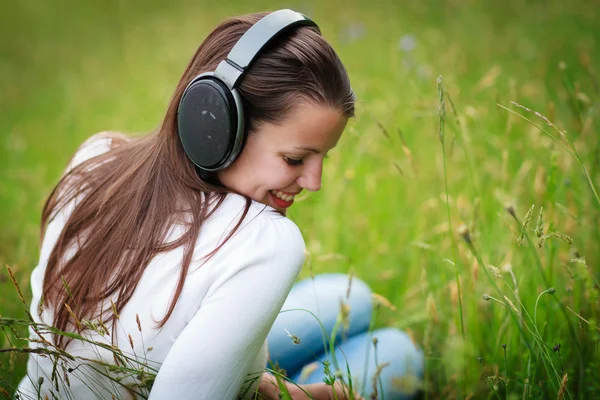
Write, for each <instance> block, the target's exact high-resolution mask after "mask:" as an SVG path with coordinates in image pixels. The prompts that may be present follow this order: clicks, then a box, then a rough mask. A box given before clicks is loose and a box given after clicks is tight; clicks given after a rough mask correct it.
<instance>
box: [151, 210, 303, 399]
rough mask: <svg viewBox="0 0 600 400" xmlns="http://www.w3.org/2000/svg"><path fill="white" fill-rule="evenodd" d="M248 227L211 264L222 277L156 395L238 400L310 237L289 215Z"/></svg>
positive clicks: (160, 377)
mask: <svg viewBox="0 0 600 400" xmlns="http://www.w3.org/2000/svg"><path fill="white" fill-rule="evenodd" d="M267 218H268V217H265V218H264V219H262V220H260V219H259V218H257V219H255V220H253V221H251V223H249V224H248V225H247V226H245V227H243V228H241V230H239V231H237V232H236V234H235V235H234V236H233V237H232V238H231V239H230V240H229V241H228V242H227V243H226V244H225V245H224V246H223V247H222V248H221V249H220V250H219V252H218V253H217V255H219V254H220V257H219V260H218V262H217V263H212V264H211V265H210V266H209V265H208V264H207V265H205V266H203V267H202V268H206V267H210V268H212V269H213V270H214V274H215V278H214V280H213V283H212V284H211V287H210V289H209V292H208V293H207V295H206V297H205V298H204V300H203V301H202V303H201V305H200V308H199V309H198V311H197V312H196V314H195V315H194V317H193V318H192V319H191V320H190V322H189V323H188V325H187V326H186V327H185V328H184V329H183V331H182V332H181V334H180V335H179V336H178V338H177V339H176V340H175V343H174V344H173V346H172V347H171V350H170V351H169V353H168V354H167V356H166V358H165V360H164V362H163V364H162V366H161V368H160V370H159V372H158V374H157V376H156V380H155V382H154V385H153V388H152V391H151V393H150V400H157V399H166V398H174V399H183V400H185V399H206V400H208V399H210V400H213V399H223V400H226V399H233V398H235V397H236V396H237V395H238V392H239V391H240V388H241V386H242V383H243V382H244V381H245V380H246V373H247V372H248V370H249V369H251V368H252V363H253V361H254V360H255V358H256V356H257V354H258V353H259V351H260V349H261V347H262V346H263V343H264V342H265V340H266V337H267V334H268V332H269V330H270V328H271V326H272V325H273V322H274V321H275V318H276V317H277V314H278V313H279V311H280V310H281V307H282V306H283V303H284V301H285V299H286V297H287V295H288V293H289V291H290V290H291V287H292V285H293V283H294V281H295V279H296V277H297V276H298V273H299V272H300V269H301V267H302V264H303V262H304V241H303V239H302V236H301V234H300V231H299V230H298V228H297V227H296V225H295V224H294V223H293V222H292V221H290V220H289V219H287V218H283V217H281V218H278V219H274V218H270V219H267Z"/></svg>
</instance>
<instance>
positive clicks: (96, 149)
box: [67, 131, 127, 171]
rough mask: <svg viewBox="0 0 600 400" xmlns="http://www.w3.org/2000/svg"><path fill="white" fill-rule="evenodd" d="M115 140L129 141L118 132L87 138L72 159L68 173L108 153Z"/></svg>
mask: <svg viewBox="0 0 600 400" xmlns="http://www.w3.org/2000/svg"><path fill="white" fill-rule="evenodd" d="M115 140H119V141H122V140H127V137H126V136H125V135H123V134H121V133H117V132H110V131H105V132H99V133H96V134H95V135H92V136H90V137H89V138H87V139H86V140H85V141H84V142H83V143H82V144H81V145H80V146H79V147H78V148H77V150H76V151H75V154H74V155H73V156H72V157H71V160H70V162H69V165H68V167H67V171H68V170H70V169H72V168H74V167H76V166H77V165H79V164H81V163H83V162H84V161H87V160H89V159H91V158H93V157H96V156H99V155H101V154H104V153H106V152H107V151H109V150H110V149H111V147H113V142H114V141H115Z"/></svg>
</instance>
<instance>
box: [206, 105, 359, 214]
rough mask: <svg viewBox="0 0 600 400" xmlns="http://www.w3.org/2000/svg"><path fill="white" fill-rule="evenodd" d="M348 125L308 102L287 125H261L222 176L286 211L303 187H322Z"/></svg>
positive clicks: (335, 113)
mask: <svg viewBox="0 0 600 400" xmlns="http://www.w3.org/2000/svg"><path fill="white" fill-rule="evenodd" d="M347 121H348V119H347V118H346V117H345V116H344V115H343V113H342V112H341V111H340V110H337V109H334V108H330V107H322V106H320V107H319V106H314V105H311V104H308V103H302V104H301V105H300V106H297V107H295V108H294V109H293V110H292V111H290V113H289V115H288V116H287V118H285V120H284V121H282V122H281V123H279V124H272V123H263V124H261V125H260V126H258V128H257V129H256V132H254V133H253V134H250V135H249V136H248V139H247V140H246V144H245V146H244V149H243V151H242V153H241V154H240V155H239V157H238V158H237V159H236V160H235V161H234V162H233V164H231V165H230V166H229V167H227V168H225V169H224V170H222V171H219V172H218V173H217V174H218V175H217V176H218V178H219V180H220V181H221V183H222V184H223V185H225V186H226V187H228V188H229V189H232V190H233V191H235V192H238V193H240V194H244V195H246V196H248V197H250V198H251V199H253V200H255V201H258V202H260V203H263V204H267V205H269V206H271V207H273V208H275V209H277V210H279V211H281V212H283V213H285V211H286V210H287V208H288V207H290V206H291V205H292V204H293V202H294V196H296V195H297V194H299V193H300V192H301V191H302V190H303V189H306V190H310V191H312V192H315V191H317V190H319V189H320V188H321V174H322V172H323V159H324V158H325V156H326V154H327V152H328V151H329V150H331V149H332V148H333V147H335V145H336V144H337V142H338V140H339V138H340V136H341V135H342V132H343V131H344V128H345V127H346V123H347Z"/></svg>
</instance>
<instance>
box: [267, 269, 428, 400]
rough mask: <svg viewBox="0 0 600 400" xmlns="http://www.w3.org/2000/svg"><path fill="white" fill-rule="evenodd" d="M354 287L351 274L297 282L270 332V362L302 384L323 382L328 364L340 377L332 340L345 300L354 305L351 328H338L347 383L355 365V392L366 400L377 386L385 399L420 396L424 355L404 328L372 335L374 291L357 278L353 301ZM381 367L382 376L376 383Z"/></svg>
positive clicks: (339, 359)
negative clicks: (332, 350)
mask: <svg viewBox="0 0 600 400" xmlns="http://www.w3.org/2000/svg"><path fill="white" fill-rule="evenodd" d="M348 283H349V279H348V276H347V275H343V274H322V275H317V276H315V278H314V279H311V278H308V279H305V280H302V281H300V282H298V283H296V284H295V285H294V287H293V288H292V291H291V292H290V294H289V296H288V298H287V300H286V302H285V304H284V305H283V308H282V309H281V313H280V314H279V316H278V317H277V320H276V321H275V323H274V324H273V327H272V328H271V331H270V332H269V336H268V344H269V355H270V361H272V362H273V363H275V362H276V363H277V364H278V365H279V366H280V367H281V368H283V369H284V370H286V372H287V376H288V377H289V378H290V379H292V381H294V382H295V383H297V384H305V383H317V382H323V377H324V369H325V366H324V363H323V361H325V360H327V361H329V363H330V365H331V367H330V370H331V372H332V373H333V374H335V373H336V368H335V363H334V357H332V355H331V354H330V351H329V339H330V338H331V334H332V331H333V329H334V326H335V325H336V321H338V315H340V310H341V304H342V300H343V302H344V303H345V304H347V305H349V306H350V307H349V315H348V316H349V318H348V321H347V326H346V327H347V329H344V326H343V324H338V328H337V332H338V333H339V334H338V335H337V338H336V340H335V348H334V349H335V350H334V354H335V359H337V366H339V369H340V371H339V372H341V374H342V376H343V379H344V381H345V382H346V383H347V382H348V378H347V375H348V372H347V368H348V367H349V369H350V375H351V377H352V385H353V387H354V389H355V391H356V392H360V393H361V394H362V395H363V396H364V397H365V398H366V399H368V398H371V395H372V394H373V393H374V391H375V388H374V385H376V390H377V392H378V393H377V394H378V396H379V397H378V398H380V399H385V400H401V399H402V400H404V399H411V398H413V397H415V395H416V392H417V391H418V389H419V387H420V382H421V379H422V377H423V354H422V353H421V352H420V351H419V350H418V349H417V348H416V347H415V345H414V344H413V342H412V341H411V339H410V337H409V336H408V335H407V334H406V333H404V332H402V331H400V330H398V329H395V328H384V329H378V330H375V331H369V330H368V328H369V325H370V323H371V315H372V309H373V301H372V297H371V289H369V287H368V286H367V284H365V283H364V282H362V281H361V280H359V279H357V278H356V277H354V278H353V279H352V283H351V285H350V295H349V297H347V294H348V286H349V285H348ZM286 310H291V311H286ZM309 311H310V312H309ZM311 313H312V314H314V316H313V315H312V314H311ZM317 318H318V321H317ZM319 321H320V322H321V324H322V325H323V328H324V330H325V331H326V335H327V339H324V333H323V329H322V327H321V325H320V324H319ZM295 338H297V339H299V343H298V340H294V339H295ZM374 338H377V340H376V342H377V344H376V345H374ZM295 342H296V343H295ZM324 343H327V348H325V344H324ZM387 363H389V364H387ZM378 367H379V370H380V373H379V376H378V377H377V376H375V379H374V375H375V374H376V371H377V370H378ZM303 370H304V371H303Z"/></svg>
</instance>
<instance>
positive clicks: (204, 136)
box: [177, 9, 319, 173]
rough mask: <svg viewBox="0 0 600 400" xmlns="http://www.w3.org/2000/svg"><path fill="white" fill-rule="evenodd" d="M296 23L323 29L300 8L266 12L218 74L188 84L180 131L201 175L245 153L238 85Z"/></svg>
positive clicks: (181, 107)
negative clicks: (263, 52)
mask: <svg viewBox="0 0 600 400" xmlns="http://www.w3.org/2000/svg"><path fill="white" fill-rule="evenodd" d="M297 26H313V27H316V28H317V29H319V27H318V26H317V24H315V23H314V22H313V21H312V20H311V19H309V18H308V17H306V16H305V15H303V14H300V13H298V12H296V11H292V10H287V9H286V10H278V11H275V12H272V13H270V14H268V15H266V16H265V17H263V18H261V19H260V20H259V21H258V22H256V23H255V24H254V25H253V26H252V27H250V29H248V31H246V33H244V35H243V36H242V37H241V38H240V39H239V40H238V41H237V43H236V44H235V45H234V46H233V48H232V49H231V51H230V52H229V54H228V55H227V59H225V60H223V61H221V62H220V63H219V65H218V66H217V69H216V70H215V71H214V72H205V73H203V74H200V75H198V76H196V77H195V78H194V79H192V81H191V82H190V83H189V84H188V85H187V87H186V88H185V91H184V92H183V96H182V97H181V100H180V101H179V107H178V108H177V130H178V132H179V138H180V140H181V143H182V145H183V149H184V150H185V153H186V154H187V156H188V157H189V159H190V160H191V161H192V162H193V163H194V165H196V167H197V170H199V172H200V173H209V172H215V171H219V170H221V169H223V168H226V167H227V166H229V165H230V164H231V163H232V162H233V161H234V160H235V159H236V158H237V156H238V155H239V154H240V152H241V150H242V147H243V144H244V142H245V139H246V131H245V128H244V109H243V106H242V100H241V96H240V94H239V92H238V90H237V87H238V85H239V84H240V82H241V80H242V78H243V76H244V72H246V70H247V69H248V67H249V66H250V64H251V63H252V61H253V60H254V59H255V58H256V56H258V54H259V53H260V51H261V50H262V49H263V48H264V47H265V46H266V45H267V44H268V43H269V42H271V41H272V40H273V39H275V38H276V37H277V36H279V35H280V34H281V33H283V32H284V31H286V30H288V29H292V28H294V27H297Z"/></svg>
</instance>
